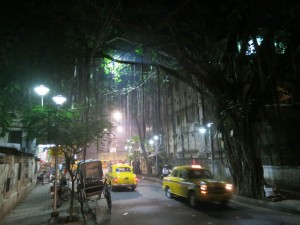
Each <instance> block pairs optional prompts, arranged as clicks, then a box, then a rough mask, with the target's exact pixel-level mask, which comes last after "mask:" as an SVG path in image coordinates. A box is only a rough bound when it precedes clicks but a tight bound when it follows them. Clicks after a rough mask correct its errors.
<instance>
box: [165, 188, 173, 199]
mask: <svg viewBox="0 0 300 225" xmlns="http://www.w3.org/2000/svg"><path fill="white" fill-rule="evenodd" d="M165 193H166V196H167V197H168V198H173V194H172V191H171V189H170V188H169V187H166V190H165Z"/></svg>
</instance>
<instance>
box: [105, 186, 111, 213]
mask: <svg viewBox="0 0 300 225" xmlns="http://www.w3.org/2000/svg"><path fill="white" fill-rule="evenodd" d="M103 195H104V198H106V202H107V206H108V208H109V209H111V206H112V203H111V194H110V190H109V187H108V185H107V184H106V183H105V185H104V187H103Z"/></svg>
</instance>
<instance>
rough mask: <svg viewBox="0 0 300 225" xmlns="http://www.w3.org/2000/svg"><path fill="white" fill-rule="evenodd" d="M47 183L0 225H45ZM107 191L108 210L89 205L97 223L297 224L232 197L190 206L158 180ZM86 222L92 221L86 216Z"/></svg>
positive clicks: (298, 222)
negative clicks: (109, 197) (109, 198)
mask: <svg viewBox="0 0 300 225" xmlns="http://www.w3.org/2000/svg"><path fill="white" fill-rule="evenodd" d="M50 185H51V184H45V185H37V186H36V188H35V189H34V190H33V192H32V193H31V194H30V195H28V197H27V198H26V199H24V201H23V202H21V203H19V204H18V206H17V207H16V208H15V209H14V210H13V211H12V213H11V214H10V215H7V216H6V217H5V218H4V219H3V220H2V221H0V225H48V220H49V219H50V215H51V212H52V207H51V206H52V199H51V198H50V196H49V193H48V190H49V188H50ZM111 195H112V201H113V207H112V211H111V212H110V211H108V210H107V205H106V202H105V200H103V199H102V200H100V202H91V203H90V205H89V206H90V207H91V208H93V207H94V208H93V210H94V212H95V214H96V215H97V221H98V222H97V225H100V224H101V225H150V224H151V225H152V224H153V225H156V224H158V225H164V224H166V225H177V224H178V225H184V224H189V225H194V224H197V225H199V224H211V225H213V224H216V225H232V224H233V225H300V217H299V216H298V215H291V214H286V213H280V212H278V211H273V210H270V209H264V208H261V207H255V206H251V205H244V204H240V203H237V202H235V201H231V202H230V204H229V207H227V208H224V207H221V206H220V205H219V204H204V205H202V206H201V207H199V208H198V209H191V208H190V207H189V206H188V205H187V204H186V202H185V201H184V200H182V199H168V198H166V196H165V195H164V192H163V191H162V190H161V183H159V182H155V181H151V180H146V179H142V180H141V181H140V183H139V186H138V188H137V189H136V191H128V190H122V191H113V192H111ZM96 203H97V204H96ZM67 209H68V204H67V203H64V204H63V205H62V206H61V207H60V208H58V211H59V212H60V216H63V215H67V214H66V212H67ZM79 224H80V225H82V224H83V223H82V221H79V222H76V223H73V225H79ZM70 225H71V224H70ZM86 225H95V223H94V222H93V220H92V219H88V220H87V222H86Z"/></svg>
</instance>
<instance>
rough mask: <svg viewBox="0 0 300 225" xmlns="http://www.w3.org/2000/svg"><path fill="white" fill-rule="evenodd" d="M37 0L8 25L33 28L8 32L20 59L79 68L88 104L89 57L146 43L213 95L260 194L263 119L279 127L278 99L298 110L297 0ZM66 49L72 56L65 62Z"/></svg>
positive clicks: (241, 167)
mask: <svg viewBox="0 0 300 225" xmlns="http://www.w3.org/2000/svg"><path fill="white" fill-rule="evenodd" d="M38 2H39V1H34V0H32V1H30V4H27V3H24V4H25V5H26V7H22V9H20V11H17V12H19V13H22V12H23V11H24V9H26V10H28V9H30V10H32V12H31V13H27V12H26V18H25V19H23V18H22V20H20V21H19V20H18V19H17V18H9V20H8V21H9V22H7V24H6V34H7V31H10V32H11V34H12V37H14V36H16V35H15V34H16V31H18V32H20V35H19V37H21V36H22V35H23V36H24V34H26V36H25V37H26V38H25V39H24V38H23V39H21V38H19V39H18V38H7V39H5V40H4V39H3V37H4V36H2V39H1V40H3V43H7V44H6V48H5V49H11V50H13V49H17V48H12V47H11V46H22V48H21V49H20V48H18V49H19V50H20V51H19V52H18V53H19V56H20V59H27V60H28V61H29V62H31V64H30V66H27V67H26V68H30V69H34V67H35V66H36V65H37V64H38V65H39V66H40V68H41V69H43V72H45V71H49V70H50V71H51V74H52V76H53V77H54V76H55V78H56V79H57V76H59V71H60V72H61V71H65V72H64V73H63V74H62V76H63V75H64V76H65V75H66V74H67V77H64V79H65V80H67V79H68V78H70V79H71V80H72V79H73V77H74V76H75V75H74V76H72V73H70V72H67V71H70V70H74V68H77V70H76V71H77V72H78V73H79V74H78V77H80V78H81V80H80V82H78V83H79V84H82V85H85V84H86V85H85V86H84V87H83V88H82V87H81V86H80V85H77V86H76V85H74V87H73V89H76V87H77V89H78V90H75V92H76V91H78V92H80V93H81V92H82V96H81V98H79V97H80V95H79V94H78V96H79V97H78V99H84V100H85V101H87V103H86V104H87V105H90V104H92V101H91V99H90V98H89V93H90V91H91V90H92V88H89V86H88V82H90V79H92V76H91V74H92V69H91V68H88V66H89V65H92V63H93V58H96V57H97V58H105V57H107V58H111V59H112V58H114V56H113V54H110V53H111V52H114V51H119V52H123V54H119V55H118V57H117V58H115V59H116V61H122V57H121V56H122V55H126V54H129V53H130V52H132V51H134V50H135V49H137V48H140V49H142V55H143V61H142V63H144V64H147V63H148V64H151V65H155V66H157V67H159V68H160V69H163V70H164V71H165V72H166V73H168V74H169V75H172V76H175V77H176V78H178V79H180V80H181V81H184V82H186V83H188V84H190V85H191V86H192V87H193V88H195V89H196V90H198V91H199V92H202V91H203V88H205V90H208V91H209V92H210V93H211V94H212V95H213V96H214V100H215V104H216V107H215V108H216V109H217V110H216V112H215V117H216V118H217V119H218V130H219V131H220V132H221V133H222V138H223V140H224V143H225V145H224V146H225V151H226V154H227V158H228V161H229V165H230V170H231V173H232V176H233V180H234V184H235V186H236V189H237V192H238V193H239V194H241V195H244V196H250V197H259V196H261V194H262V191H261V190H262V186H263V184H264V177H263V167H262V160H261V148H260V145H259V139H260V138H261V134H262V133H263V132H261V131H262V130H261V129H263V127H262V125H263V124H267V125H268V126H267V127H271V128H276V127H277V128H278V127H280V126H279V124H282V123H280V122H278V118H281V119H282V118H283V117H286V115H284V114H283V113H281V114H280V112H282V107H279V106H280V104H281V103H289V104H293V107H292V108H291V112H292V113H291V114H292V115H295V116H294V117H298V116H297V115H299V105H297V103H298V102H299V90H300V89H299V84H300V83H299V46H300V43H299V41H300V37H299V32H298V28H299V27H300V21H299V15H300V6H299V3H298V1H296V0H295V1H293V0H291V1H284V0H273V1H257V0H249V1H245V2H244V1H240V0H228V1H220V0H211V1H202V0H173V1H168V0H157V1H156V0H153V1H140V0H131V1H121V0H114V1H93V0H85V1H82V0H77V1H74V2H72V4H68V3H66V2H64V3H62V2H61V1H55V0H54V1H51V4H50V3H49V4H48V5H47V6H46V5H45V6H44V5H40V4H38ZM50 9H51V10H50ZM7 11H9V10H7ZM33 12H35V13H33ZM23 13H24V12H23ZM38 18H40V19H38ZM26 20H27V21H26ZM12 23H14V24H12ZM25 25H26V26H25ZM46 25H47V26H46ZM17 34H18V33H17ZM16 43H17V44H20V43H23V44H22V45H16ZM33 43H35V44H33ZM26 46H27V47H26ZM29 49H30V51H29ZM21 50H24V51H23V53H24V52H25V53H28V52H30V54H29V55H28V54H25V56H28V57H22V55H24V54H21V53H22V51H21ZM33 50H35V51H33ZM46 50H47V51H46ZM2 51H3V49H2ZM7 52H10V54H11V53H12V51H7ZM146 53H151V54H150V55H149V54H148V55H146ZM4 55H5V54H2V56H4ZM51 57H52V58H51ZM58 58H59V59H60V60H57V59H58ZM43 59H45V60H44V61H42V62H41V60H43ZM62 59H64V60H65V61H66V62H67V63H60V62H64V60H62ZM7 60H9V59H7ZM80 60H81V61H80ZM1 62H2V64H3V62H6V61H3V60H1ZM18 62H21V60H19V61H18ZM33 62H34V63H33ZM76 62H81V63H76ZM87 62H88V63H87ZM131 63H137V62H131ZM7 65H8V64H7ZM22 65H25V63H24V62H23V63H22V64H20V63H19V64H18V68H19V67H21V66H22ZM64 65H68V66H69V67H68V68H64ZM70 65H71V66H70ZM60 67H62V68H60ZM1 68H2V70H1V71H3V68H5V67H3V66H2V67H1ZM11 68H14V67H13V66H11ZM24 68H25V67H24ZM70 68H71V69H70ZM21 69H22V68H21ZM21 69H20V71H19V73H20V74H22V73H21V72H22V70H21ZM27 72H28V73H29V72H30V71H27ZM70 74H71V76H70ZM53 77H52V78H53ZM48 78H49V79H51V77H50V76H49V77H48ZM195 80H196V81H197V82H195ZM60 83H64V82H60ZM197 84H200V85H197ZM75 86H76V87H75ZM82 90H85V91H82ZM0 100H1V99H0ZM275 112H276V113H275ZM276 115H279V116H276ZM264 129H265V128H264ZM294 133H297V134H298V135H299V133H300V132H299V131H298V132H294ZM283 135H284V134H283ZM273 147H274V148H275V147H276V140H274V141H273Z"/></svg>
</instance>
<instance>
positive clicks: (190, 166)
mask: <svg viewBox="0 0 300 225" xmlns="http://www.w3.org/2000/svg"><path fill="white" fill-rule="evenodd" d="M173 169H178V170H208V169H207V168H206V167H202V166H200V165H185V166H176V167H174V168H173Z"/></svg>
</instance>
